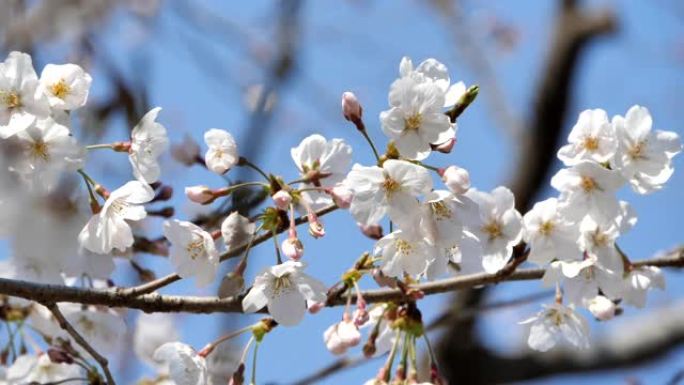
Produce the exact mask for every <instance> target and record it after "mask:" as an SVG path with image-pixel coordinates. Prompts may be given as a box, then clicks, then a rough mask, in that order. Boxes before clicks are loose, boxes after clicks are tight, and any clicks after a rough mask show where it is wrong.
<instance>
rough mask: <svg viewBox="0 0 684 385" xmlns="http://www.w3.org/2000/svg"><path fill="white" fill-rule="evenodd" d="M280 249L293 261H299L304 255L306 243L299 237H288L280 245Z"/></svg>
mask: <svg viewBox="0 0 684 385" xmlns="http://www.w3.org/2000/svg"><path fill="white" fill-rule="evenodd" d="M280 249H281V250H282V252H283V254H285V256H286V257H288V258H290V259H291V260H293V261H299V260H300V259H301V258H302V256H303V255H304V245H302V242H301V241H300V240H299V239H297V238H287V239H285V240H284V241H283V243H282V244H281V245H280Z"/></svg>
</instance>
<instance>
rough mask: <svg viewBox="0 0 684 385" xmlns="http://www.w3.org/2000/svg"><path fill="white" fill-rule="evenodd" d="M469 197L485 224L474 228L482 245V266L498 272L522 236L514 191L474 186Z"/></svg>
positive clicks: (490, 271) (520, 218)
mask: <svg viewBox="0 0 684 385" xmlns="http://www.w3.org/2000/svg"><path fill="white" fill-rule="evenodd" d="M466 197H468V198H470V199H472V200H473V201H475V202H476V203H477V204H478V206H479V208H480V218H481V223H482V224H481V226H479V227H475V228H472V229H471V231H472V233H473V234H474V235H475V236H476V237H477V238H478V239H479V241H480V245H481V247H482V267H484V269H485V271H486V272H488V273H495V272H497V271H499V270H501V268H503V267H504V266H505V265H506V262H508V259H509V258H510V256H511V254H512V252H513V246H515V245H517V244H518V243H519V242H520V240H521V239H522V235H523V231H522V230H523V229H522V216H521V215H520V213H519V212H518V211H517V210H516V209H515V198H514V197H513V193H512V192H511V190H509V189H508V188H506V187H497V188H495V189H494V190H492V192H491V193H486V192H483V191H478V190H477V189H474V188H471V189H470V190H468V192H467V193H466Z"/></svg>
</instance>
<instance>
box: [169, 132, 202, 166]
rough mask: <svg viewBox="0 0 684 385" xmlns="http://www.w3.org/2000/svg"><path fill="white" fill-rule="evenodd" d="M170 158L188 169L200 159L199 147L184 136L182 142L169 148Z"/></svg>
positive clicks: (187, 136)
mask: <svg viewBox="0 0 684 385" xmlns="http://www.w3.org/2000/svg"><path fill="white" fill-rule="evenodd" d="M171 156H172V157H173V159H175V160H176V161H177V162H179V163H182V164H184V165H186V166H188V167H190V166H192V165H193V164H195V163H197V160H198V159H200V146H199V144H197V142H195V140H194V139H192V137H190V135H187V134H186V135H185V136H184V137H183V142H181V143H178V144H174V145H172V146H171Z"/></svg>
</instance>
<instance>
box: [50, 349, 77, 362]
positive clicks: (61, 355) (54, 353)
mask: <svg viewBox="0 0 684 385" xmlns="http://www.w3.org/2000/svg"><path fill="white" fill-rule="evenodd" d="M47 355H48V357H50V361H52V362H53V363H55V364H73V363H74V358H73V357H72V356H71V354H69V353H68V352H67V351H66V350H63V349H59V348H49V349H48V351H47Z"/></svg>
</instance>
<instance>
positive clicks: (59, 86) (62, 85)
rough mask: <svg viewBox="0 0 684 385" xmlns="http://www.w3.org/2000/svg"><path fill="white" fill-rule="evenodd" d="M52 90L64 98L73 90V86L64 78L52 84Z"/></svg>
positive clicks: (54, 93) (57, 95)
mask: <svg viewBox="0 0 684 385" xmlns="http://www.w3.org/2000/svg"><path fill="white" fill-rule="evenodd" d="M50 92H52V94H53V95H55V96H56V97H58V98H60V99H64V98H66V97H67V95H69V92H71V87H69V85H68V84H66V82H65V81H64V79H59V81H58V82H57V83H54V84H53V85H51V86H50Z"/></svg>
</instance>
